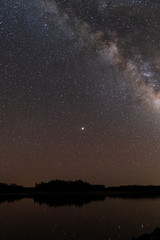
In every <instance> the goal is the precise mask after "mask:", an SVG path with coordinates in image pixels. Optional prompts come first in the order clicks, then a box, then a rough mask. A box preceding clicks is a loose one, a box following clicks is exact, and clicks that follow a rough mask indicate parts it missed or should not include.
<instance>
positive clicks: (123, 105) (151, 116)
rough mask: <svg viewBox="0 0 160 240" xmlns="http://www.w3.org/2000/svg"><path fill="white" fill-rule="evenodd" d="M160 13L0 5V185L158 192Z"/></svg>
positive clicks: (76, 4) (86, 5)
mask: <svg viewBox="0 0 160 240" xmlns="http://www.w3.org/2000/svg"><path fill="white" fill-rule="evenodd" d="M159 5H160V4H159V2H158V1H156V0H155V1H149V0H141V1H138V0H135V1H129V0H128V1H127V0H121V1H110V0H108V1H107V0H96V1H93V0H89V1H79V0H76V1H73V0H59V1H58V0H55V1H54V0H50V1H49V0H45V1H44V0H33V1H30V0H29V1H27V2H26V1H24V0H19V1H15V2H13V1H11V0H2V3H1V6H0V33H1V57H0V59H1V61H0V62H1V65H0V76H1V78H0V116H1V117H0V155H1V159H0V181H4V182H7V183H10V182H17V183H19V184H25V185H33V184H34V183H35V182H38V181H41V180H44V181H47V180H50V179H52V178H62V179H66V180H68V179H72V180H74V179H79V178H81V179H83V180H87V181H89V182H91V183H102V184H105V185H121V184H159V168H160V162H159V153H160V147H159V140H160V124H159V120H160V79H159V76H160V57H159V56H160V50H159V49H160V48H159V47H160V46H159V45H160V34H159V33H160V29H159V28H160V17H159V12H158V9H159V7H160V6H159Z"/></svg>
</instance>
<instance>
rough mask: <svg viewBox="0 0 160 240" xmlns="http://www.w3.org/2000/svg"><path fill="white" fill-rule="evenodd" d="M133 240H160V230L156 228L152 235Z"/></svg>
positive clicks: (144, 235)
mask: <svg viewBox="0 0 160 240" xmlns="http://www.w3.org/2000/svg"><path fill="white" fill-rule="evenodd" d="M133 240H160V228H156V229H155V230H154V231H153V232H152V233H151V234H143V235H142V236H140V237H138V238H137V239H135V238H133Z"/></svg>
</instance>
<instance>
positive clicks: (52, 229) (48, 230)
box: [0, 198, 160, 240]
mask: <svg viewBox="0 0 160 240" xmlns="http://www.w3.org/2000/svg"><path fill="white" fill-rule="evenodd" d="M156 227H160V199H153V200H152V199H141V200H133V199H132V200H130V199H129V200H128V199H118V198H117V199H111V198H106V199H105V200H104V201H98V202H91V203H89V204H88V205H83V206H82V207H76V206H63V207H57V208H55V207H49V206H48V205H46V204H42V205H40V204H38V203H34V201H33V199H23V200H19V201H15V202H13V203H8V202H4V203H1V204H0V239H1V240H2V239H7V240H10V239H16V240H18V239H20V240H23V239H25V240H30V239H34V240H41V239H43V240H44V239H49V240H50V239H52V240H61V239H67V240H72V239H77V240H79V239H81V240H89V239H92V240H93V239H96V240H101V239H107V240H117V239H120V240H122V239H123V240H132V237H133V236H135V237H137V236H140V235H141V234H143V233H145V232H146V233H150V232H152V231H153V230H154V229H155V228H156Z"/></svg>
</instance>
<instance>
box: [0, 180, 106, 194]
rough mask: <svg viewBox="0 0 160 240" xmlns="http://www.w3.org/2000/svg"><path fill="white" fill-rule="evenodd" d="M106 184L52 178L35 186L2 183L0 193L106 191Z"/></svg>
mask: <svg viewBox="0 0 160 240" xmlns="http://www.w3.org/2000/svg"><path fill="white" fill-rule="evenodd" d="M104 190H105V186H104V185H92V184H90V183H88V182H84V181H82V180H76V181H64V180H58V179H56V180H51V181H49V182H47V183H45V182H41V183H36V184H35V186H34V187H23V186H20V185H17V184H10V185H9V184H6V183H0V193H28V192H30V193H31V192H70V191H71V192H77V191H78V192H79V191H80V192H81V191H104Z"/></svg>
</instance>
